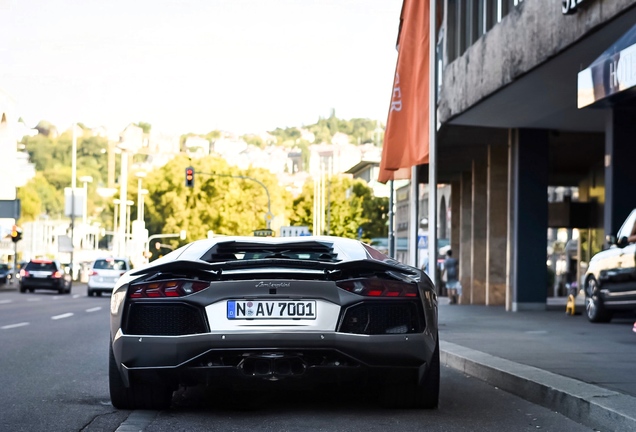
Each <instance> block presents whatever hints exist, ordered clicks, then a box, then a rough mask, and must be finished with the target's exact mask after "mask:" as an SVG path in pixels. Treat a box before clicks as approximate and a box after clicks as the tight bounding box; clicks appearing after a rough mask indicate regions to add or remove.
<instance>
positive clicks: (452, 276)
mask: <svg viewBox="0 0 636 432" xmlns="http://www.w3.org/2000/svg"><path fill="white" fill-rule="evenodd" d="M442 280H445V281H446V289H447V290H448V297H449V299H450V303H451V304H457V303H458V301H459V298H460V297H461V295H462V284H460V283H459V261H458V260H457V258H453V251H452V250H450V249H449V250H448V252H446V259H445V260H444V270H443V271H442Z"/></svg>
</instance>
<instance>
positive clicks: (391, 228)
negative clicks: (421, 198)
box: [389, 180, 395, 258]
mask: <svg viewBox="0 0 636 432" xmlns="http://www.w3.org/2000/svg"><path fill="white" fill-rule="evenodd" d="M389 187H390V188H391V189H390V192H389V256H390V257H391V258H395V227H394V224H395V211H394V210H393V207H394V205H395V202H394V201H395V198H394V196H395V186H394V184H393V180H389Z"/></svg>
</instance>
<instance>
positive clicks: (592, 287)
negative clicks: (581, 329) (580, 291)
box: [585, 277, 612, 323]
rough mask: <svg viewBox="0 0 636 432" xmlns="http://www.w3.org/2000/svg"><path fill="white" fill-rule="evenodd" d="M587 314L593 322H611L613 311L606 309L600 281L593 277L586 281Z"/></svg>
mask: <svg viewBox="0 0 636 432" xmlns="http://www.w3.org/2000/svg"><path fill="white" fill-rule="evenodd" d="M585 314H586V315H587V319H588V320H589V321H590V322H593V323H601V322H610V321H611V320H612V312H611V311H608V310H607V309H605V306H604V305H603V300H601V298H600V296H599V289H598V282H596V279H594V278H593V277H591V278H589V279H588V280H587V282H586V283H585Z"/></svg>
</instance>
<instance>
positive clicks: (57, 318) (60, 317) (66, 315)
mask: <svg viewBox="0 0 636 432" xmlns="http://www.w3.org/2000/svg"><path fill="white" fill-rule="evenodd" d="M72 316H73V313H72V312H68V313H65V314H62V315H55V316H52V317H51V319H52V320H59V319H63V318H68V317H72Z"/></svg>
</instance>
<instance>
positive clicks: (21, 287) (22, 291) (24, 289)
mask: <svg viewBox="0 0 636 432" xmlns="http://www.w3.org/2000/svg"><path fill="white" fill-rule="evenodd" d="M20 292H21V293H22V294H24V293H25V292H26V288H25V287H23V286H22V285H20Z"/></svg>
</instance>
